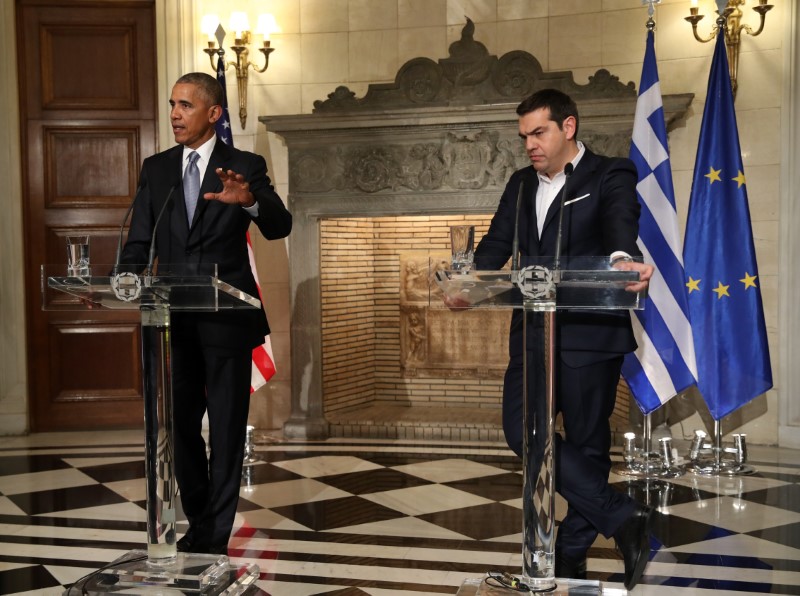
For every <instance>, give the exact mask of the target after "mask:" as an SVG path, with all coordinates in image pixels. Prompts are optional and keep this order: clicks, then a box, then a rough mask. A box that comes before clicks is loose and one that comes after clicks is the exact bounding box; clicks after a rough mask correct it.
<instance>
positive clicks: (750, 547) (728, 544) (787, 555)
mask: <svg viewBox="0 0 800 596" xmlns="http://www.w3.org/2000/svg"><path fill="white" fill-rule="evenodd" d="M662 550H663V551H664V552H670V551H677V552H680V553H687V552H688V553H698V554H702V555H707V554H715V555H720V556H730V557H755V558H765V559H778V560H780V559H786V560H790V561H800V549H796V548H792V547H790V546H784V545H782V544H778V543H776V542H772V541H771V540H764V539H762V538H757V537H755V536H748V535H747V534H734V535H732V536H723V537H722V538H713V539H711V540H703V541H701V542H693V543H691V544H682V545H680V546H676V547H674V548H664V549H662ZM798 585H800V584H798Z"/></svg>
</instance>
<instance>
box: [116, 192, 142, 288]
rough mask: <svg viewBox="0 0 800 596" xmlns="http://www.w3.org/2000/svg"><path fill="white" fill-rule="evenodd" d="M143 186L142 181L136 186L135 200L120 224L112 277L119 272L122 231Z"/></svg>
mask: <svg viewBox="0 0 800 596" xmlns="http://www.w3.org/2000/svg"><path fill="white" fill-rule="evenodd" d="M143 188H144V185H143V184H142V183H141V182H140V183H139V186H138V187H136V194H134V195H133V200H132V201H131V204H130V205H129V206H128V210H127V211H126V212H125V217H123V218H122V223H121V224H119V237H118V238H117V256H116V258H115V259H114V268H113V269H112V270H111V277H114V276H115V275H116V274H117V273H118V272H119V261H120V259H121V258H122V233H123V232H124V231H125V224H126V223H128V218H129V217H130V216H131V211H133V206H134V205H135V204H136V201H137V200H138V199H139V195H140V194H141V192H142V189H143Z"/></svg>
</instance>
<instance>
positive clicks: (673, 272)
mask: <svg viewBox="0 0 800 596" xmlns="http://www.w3.org/2000/svg"><path fill="white" fill-rule="evenodd" d="M653 46H654V35H653V32H652V31H648V32H647V47H646V49H645V54H644V63H643V65H642V80H641V83H640V84H639V99H638V101H637V102H636V117H635V118H634V123H633V139H632V142H631V153H630V157H631V160H632V161H633V163H635V164H636V170H637V171H638V173H639V182H638V183H637V184H636V194H637V195H638V197H639V203H640V204H641V206H642V213H641V216H640V217H639V239H638V242H637V244H638V245H639V248H640V249H641V251H642V254H643V255H644V257H645V261H646V262H648V263H653V264H654V265H655V266H656V270H655V272H654V273H653V277H652V279H651V280H650V292H649V294H648V296H647V302H646V303H645V307H644V310H637V311H634V312H632V313H631V322H632V323H633V331H634V334H635V335H636V343H637V344H638V345H639V347H638V348H637V350H636V351H635V352H634V353H632V354H627V355H626V356H625V361H624V363H623V365H622V374H623V375H624V377H625V380H626V381H627V383H628V387H630V390H631V394H632V395H633V397H634V399H635V400H636V403H637V404H638V405H639V408H640V409H641V410H642V412H644V413H645V414H649V413H650V412H652V411H653V410H655V409H657V408H659V407H660V406H661V405H662V404H664V403H666V402H667V400H669V399H671V398H672V397H674V396H675V395H676V394H678V393H679V392H681V391H683V390H684V389H686V388H687V387H689V386H690V385H694V384H695V382H696V381H695V377H696V372H697V371H696V365H695V356H694V344H693V343H692V328H691V326H690V324H689V305H688V303H687V300H686V292H685V291H684V287H683V282H684V272H683V257H682V254H681V237H680V230H679V228H678V215H677V212H676V210H675V193H674V191H673V188H672V168H671V167H670V163H669V145H668V144H667V127H666V124H665V122H664V105H663V102H662V100H661V85H660V83H659V80H658V67H657V65H656V51H655V49H654V47H653Z"/></svg>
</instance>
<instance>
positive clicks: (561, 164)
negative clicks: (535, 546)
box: [475, 89, 653, 589]
mask: <svg viewBox="0 0 800 596" xmlns="http://www.w3.org/2000/svg"><path fill="white" fill-rule="evenodd" d="M517 114H518V116H519V135H520V137H521V138H522V140H523V141H524V143H525V150H526V153H527V155H528V158H529V159H530V162H531V166H530V167H526V168H523V169H521V170H518V171H517V172H515V173H514V174H513V175H512V176H511V178H510V180H509V182H508V184H507V185H506V188H505V192H504V193H503V196H502V198H501V199H500V204H499V206H498V209H497V212H496V213H495V215H494V218H493V219H492V223H491V225H490V227H489V231H488V232H487V233H486V235H485V236H484V237H483V239H482V240H481V242H480V244H479V245H478V247H477V249H476V251H475V264H476V267H478V268H480V269H500V268H501V267H502V266H503V265H504V264H505V263H506V261H508V259H509V257H511V256H512V255H511V252H512V244H513V238H514V235H515V234H514V233H515V227H517V223H516V221H517V218H516V213H517V204H516V202H517V196H518V193H519V191H520V187H522V189H523V193H522V194H521V195H520V197H521V201H522V204H521V205H520V209H519V223H518V238H519V251H520V255H521V259H522V261H521V262H523V263H524V259H525V257H532V258H535V257H544V256H550V257H552V256H554V255H555V252H556V244H557V237H558V230H559V223H558V222H559V211H560V209H561V206H562V205H563V209H564V213H563V222H562V226H561V229H562V240H561V248H562V254H563V255H564V257H565V258H570V257H581V256H586V257H589V256H604V255H606V256H607V255H610V256H611V259H612V263H615V267H617V268H620V269H628V270H637V271H639V272H640V280H641V281H640V282H635V283H632V284H631V285H630V286H629V288H628V289H629V290H631V291H640V290H643V289H644V288H646V287H647V284H648V281H647V280H648V279H649V278H650V276H651V275H652V271H653V267H652V266H651V265H645V264H642V263H635V262H631V260H630V259H631V257H632V256H641V252H640V251H639V249H638V248H637V246H636V238H637V235H638V229H639V227H638V220H639V211H640V206H639V203H638V200H637V197H636V182H637V174H636V168H635V166H634V165H633V163H632V162H631V161H630V160H628V159H622V158H609V157H602V156H599V155H595V154H594V153H592V152H591V151H590V150H589V149H588V148H586V147H585V146H584V145H583V143H581V142H580V141H578V140H577V133H578V109H577V106H576V105H575V102H574V101H573V100H572V99H571V98H570V97H569V96H568V95H566V94H564V93H562V92H561V91H558V90H555V89H545V90H542V91H539V92H537V93H534V94H533V95H531V96H530V97H528V98H527V99H525V100H524V101H523V102H522V103H521V104H520V105H519V106H518V108H517ZM567 164H571V165H572V167H573V168H574V170H573V173H572V175H571V176H570V178H569V184H568V185H567V187H568V188H567V196H566V197H564V199H563V201H562V198H561V196H560V195H561V192H562V190H563V188H564V185H565V180H566V175H565V173H564V170H565V166H567ZM541 324H542V319H541V317H537V316H530V317H529V324H528V334H529V336H530V337H534V338H536V337H537V334H539V336H540V335H541V333H542V328H541ZM522 338H523V330H522V313H521V312H520V311H515V312H514V315H513V317H512V323H511V333H510V339H509V356H510V361H509V366H508V369H507V371H506V376H505V383H504V388H503V430H504V432H505V435H506V440H507V442H508V444H509V446H510V447H511V449H513V450H514V451H515V452H516V453H517V455H520V456H521V455H522V444H523V437H522V430H523V421H522V412H523V389H522V387H523V383H522V380H523V362H524V361H523V358H525V359H526V360H527V366H528V367H529V370H535V369H536V368H537V366H541V362H542V354H541V351H540V350H539V351H537V348H536V346H537V345H538V343H539V342H537V341H535V340H534V341H529V344H528V349H527V350H525V352H526V353H525V354H523V339H522ZM556 344H557V350H558V359H557V363H556V367H557V368H556V385H557V387H556V410H557V411H559V412H561V413H562V417H563V424H564V431H565V433H564V434H565V436H564V438H563V440H562V437H561V436H560V435H557V436H556V452H555V458H556V460H555V461H556V489H557V490H558V491H559V492H560V493H561V494H562V496H564V498H565V499H566V500H567V503H568V504H569V509H568V511H567V515H566V516H565V518H564V520H563V521H562V523H561V525H560V526H559V529H558V536H557V539H556V547H555V556H556V558H555V573H556V576H557V577H572V578H576V579H582V578H585V577H586V553H587V551H588V549H589V547H590V546H591V545H592V543H593V542H594V540H595V538H596V537H597V534H598V532H599V533H602V534H603V535H605V536H606V537H610V536H614V537H615V539H616V541H617V545H618V546H619V548H620V550H621V551H622V554H623V558H624V561H625V586H626V587H627V588H628V589H630V588H632V587H633V586H634V585H636V583H637V582H638V581H639V579H640V578H641V576H642V573H643V572H644V567H645V564H646V563H647V559H648V555H649V542H648V541H649V532H650V526H651V523H652V511H651V510H650V509H649V508H647V507H643V506H641V505H638V504H637V503H636V502H635V501H633V500H632V499H631V498H629V497H627V496H626V495H624V494H622V493H619V492H617V491H614V490H613V489H612V488H611V487H610V486H609V484H608V473H609V471H610V469H611V459H610V455H609V449H610V447H611V432H610V427H609V417H610V416H611V414H612V412H613V410H614V402H615V399H616V388H617V383H618V381H619V376H620V369H621V367H622V360H623V356H624V355H625V354H626V353H628V352H632V351H633V350H634V349H635V348H636V342H635V340H634V337H633V332H632V330H631V323H630V315H629V313H628V312H627V311H620V312H608V311H606V312H587V311H582V312H577V311H575V312H570V311H560V312H559V313H558V315H557V316H556ZM537 384H538V386H539V387H542V386H543V380H542V379H541V378H534V379H531V380H530V381H529V383H528V387H529V391H528V397H527V399H528V400H529V402H530V403H532V404H533V403H535V402H536V400H543V399H544V396H543V395H541V394H539V393H538V392H537V391H536V389H535V388H536V387H537ZM532 409H533V408H532Z"/></svg>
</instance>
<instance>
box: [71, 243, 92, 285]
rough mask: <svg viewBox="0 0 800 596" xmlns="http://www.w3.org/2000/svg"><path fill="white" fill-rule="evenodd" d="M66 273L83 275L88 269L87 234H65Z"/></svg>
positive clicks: (88, 272) (73, 275)
mask: <svg viewBox="0 0 800 596" xmlns="http://www.w3.org/2000/svg"><path fill="white" fill-rule="evenodd" d="M67 275H69V276H70V277H84V276H87V275H90V270H89V236H87V235H81V236H67Z"/></svg>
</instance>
